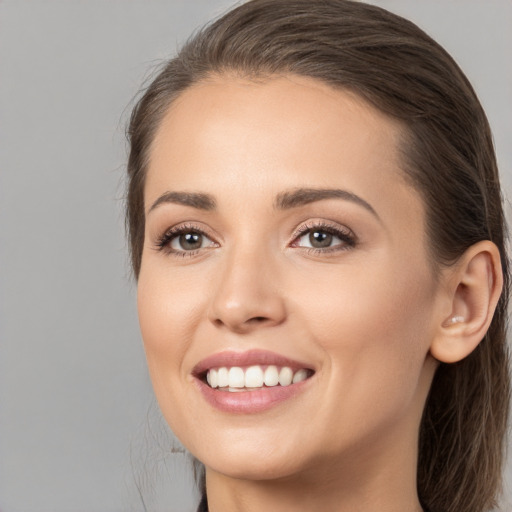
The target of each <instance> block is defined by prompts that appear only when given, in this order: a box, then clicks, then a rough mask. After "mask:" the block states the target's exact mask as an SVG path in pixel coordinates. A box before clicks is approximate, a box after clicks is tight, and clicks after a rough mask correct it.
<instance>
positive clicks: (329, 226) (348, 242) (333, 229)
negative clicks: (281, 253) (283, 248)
mask: <svg viewBox="0 0 512 512" xmlns="http://www.w3.org/2000/svg"><path fill="white" fill-rule="evenodd" d="M314 229H316V230H318V231H325V232H326V233H329V234H331V235H334V236H337V237H338V238H339V239H340V240H341V241H342V242H345V244H337V245H335V246H332V247H327V248H316V247H303V246H299V245H295V244H296V243H297V241H298V240H299V239H300V238H302V237H303V236H304V235H305V234H307V233H308V232H309V231H312V230H314ZM356 244H357V236H356V235H355V233H354V232H353V231H352V230H351V229H350V228H348V227H347V226H343V225H342V224H338V223H336V222H333V221H326V220H321V219H317V220H315V219H312V220H308V221H306V222H304V223H302V224H300V225H299V226H298V227H297V228H296V229H295V231H294V232H293V234H292V242H291V244H290V246H291V247H298V248H303V249H311V250H314V251H320V252H329V251H335V250H341V249H342V248H343V249H346V248H351V247H354V246H355V245H356ZM347 246H348V247H347Z"/></svg>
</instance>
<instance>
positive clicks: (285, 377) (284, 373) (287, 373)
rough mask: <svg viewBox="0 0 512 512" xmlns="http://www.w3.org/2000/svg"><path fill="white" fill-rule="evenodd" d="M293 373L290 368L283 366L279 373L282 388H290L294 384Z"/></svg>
mask: <svg viewBox="0 0 512 512" xmlns="http://www.w3.org/2000/svg"><path fill="white" fill-rule="evenodd" d="M292 379H293V372H292V369H291V368H288V366H283V367H282V368H281V371H280V372H279V384H281V386H289V385H290V384H291V383H292Z"/></svg>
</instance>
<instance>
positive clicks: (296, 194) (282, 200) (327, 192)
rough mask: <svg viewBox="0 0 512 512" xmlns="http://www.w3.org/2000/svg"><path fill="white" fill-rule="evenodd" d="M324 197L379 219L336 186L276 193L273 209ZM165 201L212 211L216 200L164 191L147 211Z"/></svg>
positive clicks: (357, 198) (363, 202) (345, 191)
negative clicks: (350, 204) (349, 203)
mask: <svg viewBox="0 0 512 512" xmlns="http://www.w3.org/2000/svg"><path fill="white" fill-rule="evenodd" d="M324 199H342V200H345V201H350V202H352V203H355V204H357V205H359V206H362V207H363V208H365V209H366V210H368V211H369V212H370V213H371V214H373V215H374V216H375V217H376V218H377V219H379V220H380V217H379V215H378V214H377V212H376V211H375V210H374V209H373V207H372V206H371V205H370V204H369V203H368V202H366V201H365V200H364V199H362V198H361V197H359V196H358V195H356V194H354V193H352V192H349V191H347V190H342V189H338V188H298V189H295V190H290V191H286V192H281V193H279V194H277V196H276V199H275V200H274V209H276V210H289V209H291V208H298V207H299V206H304V205H307V204H310V203H314V202H316V201H322V200H324ZM165 203H173V204H181V205H184V206H190V207H192V208H197V209H199V210H205V211H212V210H215V209H216V207H217V202H216V201H215V198H214V196H212V195H211V194H205V193H201V192H165V193H164V194H162V195H161V196H160V197H159V198H158V199H157V200H156V201H155V202H154V203H153V204H152V205H151V207H150V209H149V210H148V213H149V212H151V211H153V210H154V209H155V208H157V207H158V206H160V205H161V204H165Z"/></svg>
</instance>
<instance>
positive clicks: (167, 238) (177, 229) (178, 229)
mask: <svg viewBox="0 0 512 512" xmlns="http://www.w3.org/2000/svg"><path fill="white" fill-rule="evenodd" d="M187 233H197V234H198V235H202V236H205V237H207V238H209V239H212V237H210V236H209V235H208V234H207V233H205V231H204V229H201V228H199V227H198V226H194V225H193V224H181V225H179V226H174V227H172V228H170V229H168V230H167V231H166V232H165V233H163V235H162V236H160V237H159V238H158V240H157V241H156V249H157V250H158V251H163V252H166V253H167V254H169V255H171V256H175V257H178V258H179V257H181V258H187V257H190V256H195V255H196V254H197V253H198V252H199V251H200V250H201V249H203V248H200V249H193V250H191V251H176V250H175V249H172V248H171V242H172V241H173V240H174V239H175V238H176V237H178V236H180V235H184V234H187Z"/></svg>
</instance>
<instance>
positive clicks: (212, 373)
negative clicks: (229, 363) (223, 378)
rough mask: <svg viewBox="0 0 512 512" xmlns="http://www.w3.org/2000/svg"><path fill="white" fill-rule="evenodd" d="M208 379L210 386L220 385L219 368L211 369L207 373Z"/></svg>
mask: <svg viewBox="0 0 512 512" xmlns="http://www.w3.org/2000/svg"><path fill="white" fill-rule="evenodd" d="M206 380H207V381H208V384H210V387H212V388H216V387H217V386H218V380H217V370H213V369H212V370H209V371H208V373H207V374H206Z"/></svg>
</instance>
